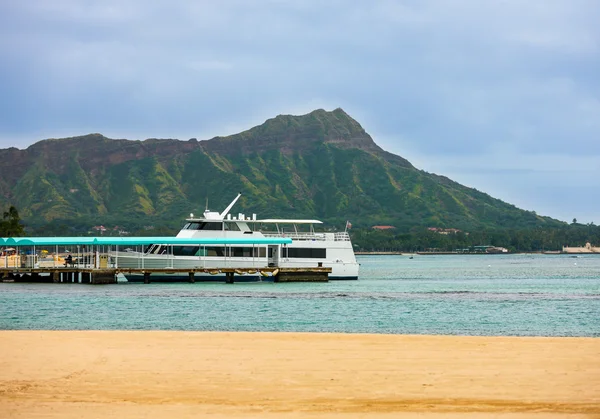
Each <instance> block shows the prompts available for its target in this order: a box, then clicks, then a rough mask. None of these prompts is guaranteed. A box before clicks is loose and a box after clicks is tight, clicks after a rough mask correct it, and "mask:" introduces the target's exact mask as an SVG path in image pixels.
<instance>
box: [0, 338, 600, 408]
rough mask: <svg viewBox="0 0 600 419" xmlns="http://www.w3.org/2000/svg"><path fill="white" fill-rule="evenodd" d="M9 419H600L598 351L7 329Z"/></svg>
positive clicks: (560, 341)
mask: <svg viewBox="0 0 600 419" xmlns="http://www.w3.org/2000/svg"><path fill="white" fill-rule="evenodd" d="M0 354H1V356H0V418H50V417H52V418H79V417H85V418H100V417H115V418H171V417H173V418H197V417H206V416H208V417H213V418H234V419H235V418H268V419H269V418H303V417H307V418H330V419H332V418H405V417H419V418H420V417H423V418H494V417H498V418H530V417H536V418H537V417H548V418H554V417H556V418H559V417H561V418H562V417H569V418H600V339H595V338H514V337H455V336H399V335H366V334H365V335H361V334H311V333H224V332H158V331H149V332H142V331H140V332H131V331H126V332H125V331H124V332H119V331H81V332H80V331H73V332H71V331H69V332H54V331H2V332H0Z"/></svg>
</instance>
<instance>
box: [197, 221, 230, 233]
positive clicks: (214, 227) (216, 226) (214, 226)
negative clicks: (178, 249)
mask: <svg viewBox="0 0 600 419" xmlns="http://www.w3.org/2000/svg"><path fill="white" fill-rule="evenodd" d="M196 230H210V231H221V230H223V223H221V222H218V223H209V222H202V223H198V228H196Z"/></svg>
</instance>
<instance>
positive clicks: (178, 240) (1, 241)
mask: <svg viewBox="0 0 600 419" xmlns="http://www.w3.org/2000/svg"><path fill="white" fill-rule="evenodd" d="M290 243H292V239H290V238H287V237H278V238H276V237H269V238H250V237H248V238H223V237H214V238H208V237H207V238H184V237H0V246H71V245H77V244H79V245H88V246H101V245H107V246H136V245H148V244H181V245H183V244H224V245H228V244H256V245H261V244H263V245H264V244H290Z"/></svg>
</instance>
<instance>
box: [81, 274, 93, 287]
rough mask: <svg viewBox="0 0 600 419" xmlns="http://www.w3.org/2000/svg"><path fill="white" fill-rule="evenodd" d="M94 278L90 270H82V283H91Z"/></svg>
mask: <svg viewBox="0 0 600 419" xmlns="http://www.w3.org/2000/svg"><path fill="white" fill-rule="evenodd" d="M91 280H92V274H91V273H90V272H82V273H81V283H82V284H89V283H90V282H91Z"/></svg>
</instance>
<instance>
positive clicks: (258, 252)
mask: <svg viewBox="0 0 600 419" xmlns="http://www.w3.org/2000/svg"><path fill="white" fill-rule="evenodd" d="M266 253H267V252H266V251H265V248H264V247H238V246H233V247H231V248H230V249H229V256H231V257H244V258H252V257H254V258H256V257H263V258H264V257H265V255H266Z"/></svg>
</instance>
